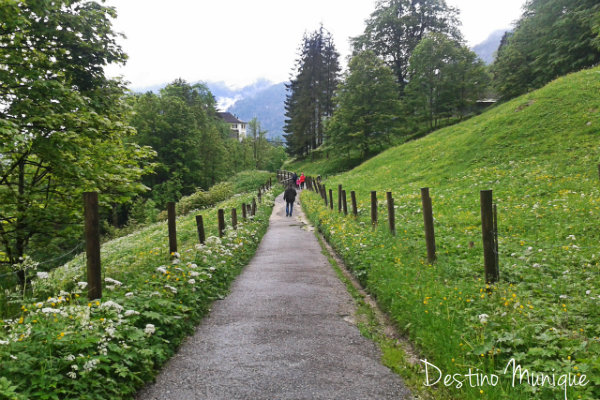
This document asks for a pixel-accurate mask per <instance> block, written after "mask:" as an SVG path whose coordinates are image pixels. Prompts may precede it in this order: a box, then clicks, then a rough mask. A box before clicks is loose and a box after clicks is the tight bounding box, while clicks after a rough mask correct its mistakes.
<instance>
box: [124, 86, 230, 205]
mask: <svg viewBox="0 0 600 400" xmlns="http://www.w3.org/2000/svg"><path fill="white" fill-rule="evenodd" d="M133 102H134V108H135V111H136V113H135V116H134V117H133V119H132V120H131V122H132V124H133V126H135V127H136V129H137V131H138V138H137V140H138V143H140V144H142V145H146V146H151V147H152V148H154V149H156V152H157V154H158V156H157V161H158V163H159V166H158V168H157V171H156V174H154V175H152V176H149V177H147V178H146V180H145V181H144V182H145V183H146V184H147V185H148V186H149V187H151V188H152V192H153V195H152V197H153V198H154V201H155V202H156V204H157V205H158V207H161V208H162V207H164V206H165V203H166V202H167V201H175V200H178V199H179V198H180V197H181V196H184V195H190V194H192V193H193V192H194V191H195V190H196V189H197V188H203V189H208V188H209V187H210V186H212V185H214V184H215V183H217V182H218V181H220V180H222V179H224V178H226V177H227V176H229V174H230V172H231V171H230V165H231V163H230V158H229V156H228V153H227V149H226V142H227V141H228V140H229V139H228V128H226V127H225V126H224V124H222V123H221V122H220V121H219V119H218V118H217V116H216V102H215V99H214V97H213V95H212V94H211V93H210V91H209V90H208V88H207V87H206V86H205V85H203V84H194V85H190V84H189V83H187V82H185V81H184V80H181V79H178V80H175V81H174V82H173V83H171V84H169V85H167V86H166V87H165V88H164V89H162V90H161V91H160V94H159V95H156V94H154V93H150V92H149V93H146V94H143V95H140V96H137V97H135V98H134V100H133Z"/></svg>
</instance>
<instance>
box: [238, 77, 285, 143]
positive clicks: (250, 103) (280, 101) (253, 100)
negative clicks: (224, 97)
mask: <svg viewBox="0 0 600 400" xmlns="http://www.w3.org/2000/svg"><path fill="white" fill-rule="evenodd" d="M285 96H286V89H285V83H277V84H271V85H270V86H268V87H266V88H263V90H260V91H257V92H255V93H253V94H252V95H248V96H244V97H243V98H241V99H239V100H238V101H236V102H235V104H233V105H232V106H231V107H229V108H228V109H227V111H229V112H231V113H233V114H235V115H238V116H239V117H240V118H241V119H242V120H244V121H250V120H251V119H252V118H254V117H256V118H257V119H258V120H259V121H260V124H261V128H262V129H263V130H266V131H267V137H268V138H271V139H275V138H278V137H283V125H284V115H285V109H284V101H285Z"/></svg>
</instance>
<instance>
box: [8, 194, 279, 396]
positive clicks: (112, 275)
mask: <svg viewBox="0 0 600 400" xmlns="http://www.w3.org/2000/svg"><path fill="white" fill-rule="evenodd" d="M253 195H254V194H244V195H236V196H234V197H233V198H231V199H229V200H227V201H225V202H222V203H220V204H219V205H218V208H223V209H225V210H231V209H232V208H238V210H239V208H240V205H241V204H242V203H245V204H249V203H250V202H251V200H252V197H253ZM257 206H258V207H257V210H256V214H255V215H254V216H252V217H248V219H246V220H244V219H242V218H238V224H237V230H233V229H232V228H231V224H230V223H227V226H228V227H229V228H227V229H226V231H225V235H224V236H223V237H222V238H219V237H218V233H217V208H214V209H206V210H202V212H201V214H202V215H203V216H204V221H206V223H205V226H206V237H207V239H206V242H205V244H204V245H200V244H198V236H197V229H196V221H195V214H196V213H190V214H188V215H185V216H182V217H179V218H178V219H177V234H178V241H179V244H180V246H179V249H180V253H178V254H169V250H168V249H169V247H168V240H167V224H166V222H161V223H156V224H153V225H151V226H149V227H147V228H145V229H143V230H140V231H138V232H136V233H134V234H130V235H128V236H125V237H122V238H119V239H116V240H113V241H111V242H108V243H106V244H104V245H103V246H102V264H103V276H102V278H103V284H104V290H103V297H102V299H100V300H95V301H88V300H87V298H86V289H85V286H86V283H85V282H83V281H85V276H86V272H85V254H83V255H80V256H78V257H76V258H75V259H74V260H72V261H71V262H69V263H68V264H66V265H64V266H63V267H60V268H58V269H56V270H54V271H52V272H51V273H49V274H41V275H39V277H38V279H36V280H35V281H34V282H33V289H32V290H33V293H32V296H33V298H34V300H32V301H23V302H22V303H21V304H22V307H21V313H20V315H19V316H17V317H16V318H12V319H8V320H0V398H2V399H4V398H8V399H18V400H21V399H129V398H132V397H133V396H134V394H135V392H136V391H137V390H138V389H139V388H140V387H141V386H143V385H144V383H145V382H147V381H150V380H152V379H153V378H154V376H155V374H156V371H157V369H158V367H160V366H161V365H162V364H164V363H165V362H166V361H167V359H169V358H170V357H171V356H172V355H173V354H174V353H175V351H176V350H177V348H178V347H179V345H180V343H181V342H182V340H183V339H184V337H185V336H186V335H189V334H190V333H192V332H193V330H194V326H195V325H197V324H198V322H199V321H200V319H201V318H202V317H203V316H204V315H205V314H206V313H207V312H208V309H209V307H210V304H211V303H212V302H213V301H214V300H215V299H220V298H223V297H224V296H225V295H226V293H227V290H228V289H227V288H228V287H229V285H230V283H231V281H232V280H233V278H234V277H235V276H237V275H238V273H239V272H240V270H241V269H242V267H243V266H245V265H247V263H248V262H249V261H250V259H251V257H252V256H253V254H254V252H255V250H256V248H257V246H258V243H259V242H260V240H261V238H262V236H263V234H264V232H265V231H266V229H267V225H268V222H269V215H270V214H271V209H272V206H273V196H272V194H271V193H270V192H267V193H265V194H263V196H262V201H261V202H260V203H258V204H257ZM208 221H210V223H208Z"/></svg>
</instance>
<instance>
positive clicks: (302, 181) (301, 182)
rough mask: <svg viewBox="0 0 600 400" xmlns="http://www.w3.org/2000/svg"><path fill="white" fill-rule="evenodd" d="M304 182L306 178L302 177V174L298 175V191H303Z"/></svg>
mask: <svg viewBox="0 0 600 400" xmlns="http://www.w3.org/2000/svg"><path fill="white" fill-rule="evenodd" d="M305 180H306V177H305V176H304V174H303V173H302V174H300V189H304V181H305Z"/></svg>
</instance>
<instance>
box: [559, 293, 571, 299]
mask: <svg viewBox="0 0 600 400" xmlns="http://www.w3.org/2000/svg"><path fill="white" fill-rule="evenodd" d="M558 297H559V298H561V299H568V298H569V296H567V295H566V294H561V295H560V296H558Z"/></svg>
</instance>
